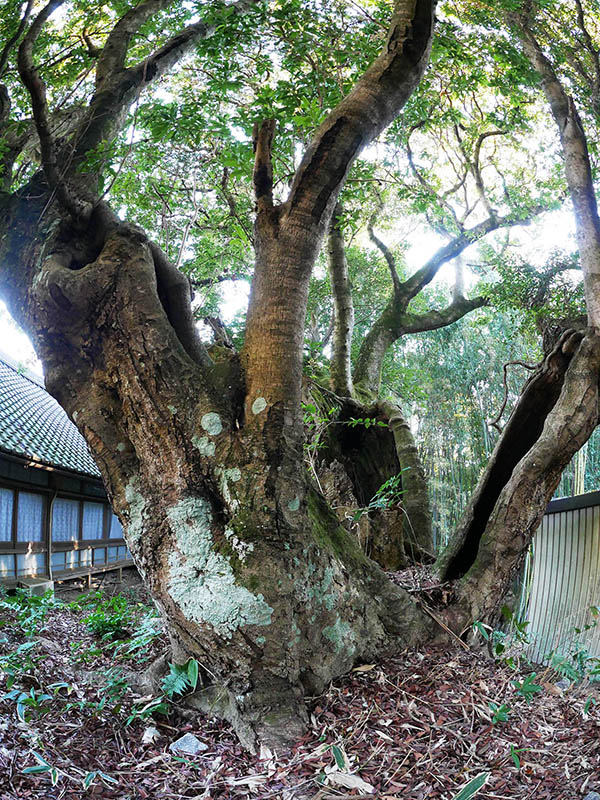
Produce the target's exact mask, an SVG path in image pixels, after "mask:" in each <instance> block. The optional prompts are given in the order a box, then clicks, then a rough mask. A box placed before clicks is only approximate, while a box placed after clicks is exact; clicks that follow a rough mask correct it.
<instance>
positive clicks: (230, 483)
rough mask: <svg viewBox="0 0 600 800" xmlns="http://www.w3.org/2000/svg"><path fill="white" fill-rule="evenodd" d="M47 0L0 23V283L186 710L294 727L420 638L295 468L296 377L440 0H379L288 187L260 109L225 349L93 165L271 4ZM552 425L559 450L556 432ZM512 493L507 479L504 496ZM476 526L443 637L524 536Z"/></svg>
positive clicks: (396, 592)
mask: <svg viewBox="0 0 600 800" xmlns="http://www.w3.org/2000/svg"><path fill="white" fill-rule="evenodd" d="M334 5H335V4H334ZM60 6H61V0H51V2H50V3H48V5H46V6H45V7H43V8H41V9H40V10H39V11H38V9H37V8H34V3H33V0H30V1H29V2H26V3H20V2H15V1H14V0H13V2H10V3H9V4H8V6H7V10H6V12H5V15H4V17H3V23H2V24H3V34H4V45H3V49H2V51H1V52H0V78H1V79H2V81H3V84H2V87H1V88H0V101H1V105H0V125H1V128H0V131H1V133H2V156H3V175H2V178H3V188H4V191H3V193H2V195H0V204H1V208H2V222H1V225H2V233H1V235H0V265H1V267H0V289H1V291H2V295H3V297H4V298H5V299H6V301H7V303H8V305H9V308H10V311H11V313H12V314H13V316H14V317H15V319H16V320H17V321H18V322H19V323H20V324H21V325H22V327H23V328H24V329H25V330H26V331H27V332H28V333H29V334H30V336H31V338H32V340H33V342H34V346H35V348H36V351H37V353H38V355H39V357H40V359H41V361H42V363H43V365H44V371H45V376H46V384H47V386H48V389H49V390H50V391H51V392H52V393H53V394H54V395H55V396H56V397H57V399H58V400H59V402H60V403H61V404H62V405H63V407H64V408H65V409H66V410H67V412H68V413H69V414H70V416H71V417H72V419H73V420H74V421H75V422H76V424H77V426H78V427H79V428H80V430H81V431H82V432H83V434H84V436H85V437H86V439H87V441H88V443H89V445H90V448H91V450H92V452H93V454H94V457H95V458H96V460H97V463H98V465H99V467H100V469H101V471H102V475H103V478H104V481H105V484H106V487H107V491H108V493H109V496H110V499H111V501H112V503H113V506H114V508H115V510H116V512H117V513H118V514H119V516H120V518H121V520H122V522H123V524H124V528H125V532H126V537H127V541H128V544H129V547H130V549H131V552H132V554H133V556H134V558H135V561H136V564H137V565H138V568H139V570H140V572H141V574H142V575H143V577H144V579H145V581H146V583H147V585H148V587H149V589H150V591H151V592H152V594H153V597H154V598H155V600H156V602H157V604H158V606H159V608H160V609H161V611H162V613H163V616H164V619H165V622H166V625H167V629H168V631H169V636H170V640H171V647H172V657H173V659H174V660H176V661H179V662H185V661H186V659H188V658H189V657H194V658H196V659H197V660H198V661H199V663H200V664H201V665H202V671H203V676H204V680H205V683H206V688H205V690H204V691H203V692H201V693H200V696H199V697H198V698H197V700H198V703H199V704H200V705H203V706H204V707H209V708H211V709H212V710H213V711H218V712H219V713H221V714H223V715H225V716H227V717H228V718H229V719H230V720H231V721H232V722H233V724H234V725H235V727H236V730H237V732H238V734H239V735H240V737H241V739H242V741H244V743H245V744H246V745H247V746H249V747H253V746H255V744H256V742H257V740H258V739H262V740H265V741H268V742H273V741H276V742H280V741H282V740H284V741H290V740H292V739H293V738H294V737H295V736H296V735H298V733H299V732H300V731H301V730H302V727H303V725H304V723H305V719H306V712H305V710H304V703H303V697H304V695H305V694H312V693H315V692H318V691H320V690H321V689H322V688H323V687H324V686H325V685H326V684H327V682H328V681H329V680H330V679H331V678H332V677H334V676H335V675H339V674H341V673H343V672H344V671H346V670H347V669H349V668H350V667H351V665H352V664H353V663H354V662H355V661H357V660H358V659H361V658H368V659H372V658H373V657H374V656H378V655H381V654H384V653H386V652H389V651H391V650H393V649H397V648H399V647H404V646H406V645H408V644H413V643H416V642H418V641H420V640H423V639H425V638H430V637H432V636H433V635H434V628H433V627H432V625H433V623H431V620H430V618H429V617H428V616H427V615H426V614H424V613H423V611H422V610H421V609H420V607H419V606H417V605H416V604H415V603H414V602H413V600H412V599H411V597H410V596H409V595H408V594H407V593H406V592H404V591H402V590H401V589H400V588H398V587H397V586H395V585H394V584H392V583H391V582H390V581H389V580H388V579H387V577H386V575H385V574H384V573H383V572H382V571H381V570H380V569H379V568H378V567H377V565H376V564H375V563H373V562H372V561H371V560H369V559H368V558H366V557H365V556H364V554H363V553H362V552H361V551H360V549H359V547H358V546H357V544H356V542H355V541H354V540H353V539H352V537H351V536H350V535H348V533H347V532H346V531H345V530H344V529H343V528H341V527H340V526H339V524H338V521H337V518H336V516H335V514H334V513H333V511H332V510H331V509H330V508H329V506H328V504H327V503H326V501H325V500H324V498H323V496H322V495H321V494H320V492H319V491H318V490H317V489H316V488H315V486H314V485H313V484H312V483H311V482H310V480H309V479H308V477H307V475H306V472H305V469H304V465H303V453H302V443H303V425H302V423H303V415H302V409H301V390H302V367H303V334H304V322H305V313H306V304H307V297H308V289H309V281H310V276H311V271H312V268H313V264H314V262H315V259H316V258H317V255H318V252H319V250H320V248H321V245H322V243H323V240H324V238H325V236H326V234H327V231H328V230H329V227H330V224H331V220H332V215H333V213H334V209H335V206H336V203H337V200H338V196H339V193H340V191H341V189H342V186H343V184H344V181H345V179H346V176H347V174H348V171H349V169H350V168H351V166H352V164H353V163H354V161H355V160H356V158H357V156H358V155H359V153H360V152H361V150H363V149H364V148H365V147H367V146H368V145H369V144H370V143H371V142H373V141H374V140H375V139H376V137H378V135H379V134H380V133H381V132H382V131H383V130H384V129H385V128H386V126H387V125H389V124H390V123H391V122H392V121H393V120H394V119H395V118H396V117H397V115H398V113H399V111H400V110H401V108H402V107H403V105H404V104H405V103H406V101H407V99H408V98H409V96H410V95H411V93H412V92H413V90H414V89H415V87H416V85H417V84H418V82H419V80H420V78H421V76H422V75H423V72H424V70H425V68H426V65H427V61H428V57H429V52H430V47H431V42H432V37H433V27H434V6H435V2H434V0H398V2H396V3H395V4H394V5H393V7H392V8H390V9H389V18H388V19H387V22H386V25H385V26H384V27H383V28H382V25H381V22H380V19H381V12H382V9H379V10H378V17H377V19H375V20H374V21H373V22H372V27H371V28H370V30H369V39H370V41H371V42H375V43H376V44H377V46H378V48H379V54H378V55H375V56H374V58H373V60H372V62H371V64H370V65H369V66H368V67H367V68H366V69H365V71H364V72H363V73H362V75H360V76H359V77H357V78H356V79H355V82H354V84H353V85H352V86H351V87H350V88H348V87H347V86H345V85H344V86H343V90H344V92H345V93H344V92H342V94H343V97H342V99H340V100H339V101H337V102H335V103H331V102H329V98H325V99H324V100H323V102H322V104H321V106H320V107H319V116H320V124H319V125H318V126H317V127H316V128H315V129H314V130H312V131H311V133H310V135H307V137H306V146H305V149H304V152H303V155H302V157H301V159H300V162H299V164H298V165H297V166H296V167H295V168H294V170H293V174H292V175H291V181H290V185H289V190H286V191H285V192H282V190H281V186H275V185H274V174H273V140H274V136H275V135H276V121H275V120H274V119H273V118H271V117H269V116H264V118H261V119H258V120H256V125H255V129H254V136H253V146H254V148H253V149H254V167H253V173H252V175H253V186H254V195H255V203H256V214H255V224H254V231H253V234H252V236H253V243H254V249H255V253H256V261H255V266H254V271H253V276H252V289H251V297H250V304H249V309H248V315H247V320H246V326H245V337H244V345H243V349H242V350H241V352H240V353H239V354H238V353H235V352H233V351H231V350H229V351H228V354H226V355H225V356H224V355H223V353H222V352H219V354H218V356H217V355H216V354H215V353H213V354H212V355H211V353H210V352H209V351H208V350H207V348H206V347H205V345H204V344H203V343H202V341H201V340H200V339H199V337H198V334H197V330H196V325H195V321H194V317H193V313H192V307H191V303H190V287H189V282H188V280H187V279H186V278H185V277H184V275H183V274H182V273H181V272H180V271H179V270H178V269H177V267H176V266H175V265H174V264H173V263H172V262H171V261H170V260H169V258H168V257H167V256H166V254H165V253H164V252H163V251H162V250H161V249H160V248H159V247H158V246H157V245H156V244H154V243H153V242H152V240H151V239H150V238H149V236H148V235H147V234H146V233H145V232H144V231H142V230H141V229H140V228H138V227H136V226H134V225H133V224H132V223H131V222H124V221H123V219H122V217H123V216H124V214H123V213H121V214H117V213H116V212H115V211H114V210H113V209H112V208H111V206H110V205H109V203H108V202H107V200H106V196H107V191H109V190H110V180H108V181H107V182H106V183H105V179H106V173H107V172H108V171H109V168H110V167H112V164H113V161H114V159H113V154H114V143H115V141H118V137H119V135H120V133H121V132H122V131H123V130H124V129H127V128H128V127H133V128H135V115H136V112H137V109H138V107H139V104H140V98H141V96H142V93H143V92H145V91H146V90H147V89H148V87H150V85H151V84H156V83H157V82H158V81H162V80H164V76H166V75H167V73H168V72H169V71H170V70H172V69H174V68H175V66H176V65H177V64H178V63H179V62H181V60H182V59H184V58H188V59H190V60H189V61H188V62H186V63H187V64H192V65H193V67H194V68H195V69H199V70H201V69H207V70H210V53H211V48H210V47H209V46H207V47H205V49H204V50H203V49H202V46H201V45H202V43H209V42H211V41H213V40H214V45H213V50H214V52H215V53H218V52H219V46H220V45H219V42H220V41H221V39H220V37H227V36H229V37H230V39H235V37H236V35H239V37H240V39H241V40H243V31H244V29H245V28H248V29H250V30H258V29H260V26H261V25H263V24H266V23H265V21H266V20H267V19H268V18H269V14H270V13H271V10H270V8H269V7H268V6H266V7H264V8H263V7H262V6H259V5H258V4H256V3H253V2H251V1H250V0H238V2H237V3H233V4H231V5H223V4H221V3H214V4H213V3H210V4H205V5H204V4H198V7H197V8H196V7H195V6H194V8H192V7H191V6H190V7H188V5H187V4H186V6H185V7H184V8H175V5H174V4H172V3H171V2H170V1H169V0H142V2H140V3H138V4H137V5H134V4H133V3H131V4H129V3H125V4H123V3H121V2H115V3H114V4H113V3H110V4H104V3H103V4H94V3H90V4H89V5H86V4H76V3H73V4H71V3H69V4H67V3H65V5H64V7H63V9H62V12H59V13H62V14H63V16H62V17H59V20H60V21H59V22H56V23H53V19H55V17H53V14H54V12H55V11H57V9H59V7H60ZM301 6H302V4H300V6H298V4H297V3H293V2H292V3H290V4H289V6H286V4H278V5H277V6H276V8H275V9H274V11H273V14H277V15H279V17H278V19H279V20H281V19H282V16H283V18H284V19H285V15H286V14H294V13H299V9H301ZM34 11H35V12H36V15H35V16H34V15H33V12H34ZM196 12H197V14H198V15H199V17H198V16H195V17H193V13H196ZM284 33H285V31H284ZM292 50H293V45H292ZM215 57H216V56H215ZM198 59H200V61H199V60H198ZM202 59H204V60H202ZM163 91H168V90H167V89H164V88H163ZM28 107H29V108H30V112H28V111H27V108H28ZM131 109H133V112H132V115H131V117H129V116H128V115H129V114H130V110H131ZM197 136H198V137H201V136H202V130H198V131H197ZM249 171H250V170H249ZM225 184H226V181H225ZM222 188H223V189H224V192H225V193H226V191H227V186H226V185H225V186H224V187H222ZM120 210H121V211H123V209H120ZM125 211H126V209H125ZM180 252H181V251H180ZM177 260H180V259H177ZM419 280H421V278H419V277H417V278H415V279H414V281H417V282H418V281H419ZM414 281H413V283H414ZM404 288H405V289H406V286H405V287H404ZM592 295H593V291H592ZM567 341H568V344H567V345H565V346H563V345H562V343H561V350H560V352H559V353H558V355H557V354H554V355H553V356H552V357H551V358H553V359H554V360H553V361H552V362H551V364H552V365H554V364H555V362H557V363H558V366H559V367H560V370H562V371H560V370H559V372H560V374H561V375H562V372H563V371H564V369H563V368H564V366H566V362H567V361H569V360H570V358H571V356H572V354H573V352H575V351H577V353H578V354H580V353H581V354H585V353H587V352H588V351H589V349H590V346H591V345H590V342H592V339H590V336H587V337H586V338H585V339H584V342H583V344H581V345H579V344H578V342H579V340H578V339H577V338H576V339H573V337H569V338H568V340H567ZM586 348H587V349H586ZM582 358H583V355H577V356H576V357H573V361H574V363H575V364H581V363H583V364H584V366H585V368H586V369H587V370H588V372H587V373H586V375H589V374H591V372H590V370H592V369H595V368H596V365H595V362H592V361H590V360H589V359H588V360H584V361H583V362H582ZM544 374H545V373H544ZM569 374H574V373H573V369H571V370H570V372H567V376H568V375H569ZM577 374H579V373H577ZM559 383H560V382H559ZM552 385H553V386H554V387H555V388H556V390H557V392H558V391H559V390H560V386H557V384H556V381H555V382H554V384H552ZM572 391H573V390H572V382H569V380H567V379H566V378H565V383H564V390H563V393H562V394H561V395H560V398H559V401H558V403H557V406H556V408H557V409H559V411H553V412H552V413H554V414H555V415H556V413H559V414H562V417H561V418H560V421H561V424H562V423H563V422H564V419H565V417H568V416H569V415H570V414H571V408H572V402H571V401H572ZM570 392H571V394H570ZM552 397H554V395H552ZM577 408H579V407H577ZM576 410H577V409H576ZM588 417H589V414H588V416H586V419H588ZM594 422H595V420H594ZM557 431H558V433H559V434H560V436H559V437H558V443H559V445H560V446H561V447H562V440H563V439H564V424H562V427H560V426H559V427H558V428H557ZM561 437H562V438H561ZM581 439H582V436H581V435H579V438H577V442H580V440H581ZM544 441H545V447H546V448H547V449H548V448H549V447H550V448H551V442H550V441H549V439H548V437H546V439H545V440H544ZM527 443H528V444H529V443H530V442H529V440H527ZM531 444H534V447H535V443H533V442H531ZM574 446H575V445H573V444H570V445H569V447H571V448H573V447H574ZM563 455H564V454H563V453H562V452H561V454H560V457H559V459H558V460H557V459H556V458H554V460H553V461H552V463H551V464H550V465H548V462H547V460H546V461H544V462H538V461H537V455H536V454H534V455H533V456H532V458H533V459H534V465H533V467H531V469H533V468H534V467H535V469H534V474H535V479H536V481H538V480H541V481H542V483H543V491H542V490H539V489H537V487H536V486H535V485H533V484H532V481H531V479H530V475H529V474H528V473H527V472H526V471H525V473H524V471H523V469H521V471H520V472H519V471H518V470H517V471H515V473H514V475H513V478H512V479H511V480H513V482H514V481H517V483H518V487H519V494H518V501H519V504H518V506H517V508H518V509H521V508H522V507H523V504H524V503H525V504H528V507H529V508H530V509H532V510H531V513H530V518H531V520H532V521H535V519H539V516H540V514H541V513H543V508H544V505H545V501H546V499H547V495H548V492H549V491H550V490H551V488H552V487H551V484H552V481H553V480H554V477H555V473H556V465H557V464H558V461H560V458H562V457H563ZM540 464H541V466H540ZM548 470H549V474H550V478H546V472H547V471H548ZM513 507H514V493H513V494H509V495H508V496H507V497H506V498H505V499H504V500H503V506H502V508H503V509H504V511H505V512H506V511H507V510H508V512H509V513H511V509H513ZM487 510H488V511H489V510H490V509H489V508H488V509H487ZM528 520H529V517H528ZM530 527H531V524H530ZM489 530H490V531H491V533H490V534H489V536H488V538H487V539H484V540H483V541H482V544H481V545H480V546H479V550H480V551H481V552H480V557H479V558H478V559H477V561H476V562H475V565H473V559H471V560H470V561H469V560H468V559H467V560H465V559H463V560H462V561H460V559H459V563H460V564H461V570H459V574H461V575H463V574H465V573H466V577H465V580H464V581H463V584H461V586H466V587H468V594H467V592H466V589H461V590H460V591H459V593H458V596H459V599H460V601H461V602H460V603H459V605H458V607H457V611H456V613H455V614H454V615H452V614H449V619H452V620H453V624H455V625H456V626H457V627H458V628H459V629H460V628H462V626H463V625H464V624H465V623H466V622H467V621H468V620H469V619H470V614H471V613H472V610H473V609H476V610H477V611H482V612H488V611H493V610H494V608H495V605H494V604H492V603H491V600H490V591H489V587H490V582H491V580H492V575H493V565H492V566H490V562H491V561H493V560H494V559H498V558H500V559H504V562H503V564H505V566H503V568H502V569H503V571H502V575H501V577H502V581H504V580H505V573H506V574H508V573H509V572H510V571H511V569H512V568H513V567H514V566H515V565H516V564H517V563H518V561H519V559H520V557H521V555H522V552H523V548H524V547H525V546H526V544H527V537H526V536H520V537H517V538H515V539H512V540H510V541H508V540H507V537H506V536H505V535H502V531H501V529H500V528H499V527H498V524H495V525H494V523H492V524H491V527H490V528H489ZM468 541H469V543H470V546H471V549H473V539H472V537H471V538H470V539H469V540H468ZM476 544H477V545H478V544H479V542H478V541H477V542H476ZM488 553H491V554H492V556H489V555H488ZM452 563H453V564H455V563H457V562H456V559H454V561H452ZM494 563H495V562H494ZM455 572H456V570H455ZM475 575H476V576H477V579H478V581H479V582H480V583H479V585H478V584H477V583H476V581H475V578H474V577H473V576H475ZM497 594H498V593H496V595H497ZM465 598H468V602H466V600H465ZM498 600H499V597H498V596H496V597H495V602H496V603H497V601H498ZM492 606H493V607H492Z"/></svg>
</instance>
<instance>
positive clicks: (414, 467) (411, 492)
mask: <svg viewBox="0 0 600 800" xmlns="http://www.w3.org/2000/svg"><path fill="white" fill-rule="evenodd" d="M379 405H380V408H381V409H382V410H383V411H384V413H385V415H386V416H387V418H388V425H389V427H390V430H391V431H392V434H393V436H394V442H395V445H396V455H397V456H398V462H399V465H400V473H401V475H402V509H403V515H404V520H403V526H402V527H403V540H404V549H405V551H406V553H407V554H408V555H409V557H410V560H411V561H412V562H413V563H415V562H424V561H433V560H434V558H435V556H434V547H433V532H432V528H431V507H430V503H429V488H428V486H427V479H426V477H425V471H424V469H423V465H422V463H421V458H420V456H419V451H418V450H417V445H416V443H415V439H414V436H413V435H412V432H411V430H410V426H409V424H408V422H407V421H406V419H405V418H404V416H403V414H402V410H401V408H400V407H399V406H398V405H396V404H394V403H391V402H389V401H387V402H386V401H384V402H380V404H379Z"/></svg>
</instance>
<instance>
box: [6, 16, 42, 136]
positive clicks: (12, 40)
mask: <svg viewBox="0 0 600 800" xmlns="http://www.w3.org/2000/svg"><path fill="white" fill-rule="evenodd" d="M33 3H34V0H27V5H26V6H25V11H24V12H23V16H22V17H21V19H20V21H19V24H18V26H17V29H16V31H15V32H14V33H13V35H12V36H11V37H9V39H8V40H7V42H6V44H5V45H4V47H3V48H2V52H0V78H1V77H2V76H3V75H4V73H5V71H6V67H7V64H8V59H9V57H10V53H11V50H12V49H13V47H14V46H15V44H16V43H17V42H18V41H19V39H20V38H21V35H22V33H23V31H24V30H25V26H26V25H27V20H28V19H29V17H30V15H31V10H32V8H33ZM2 88H4V87H2ZM0 121H1V117H0Z"/></svg>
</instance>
